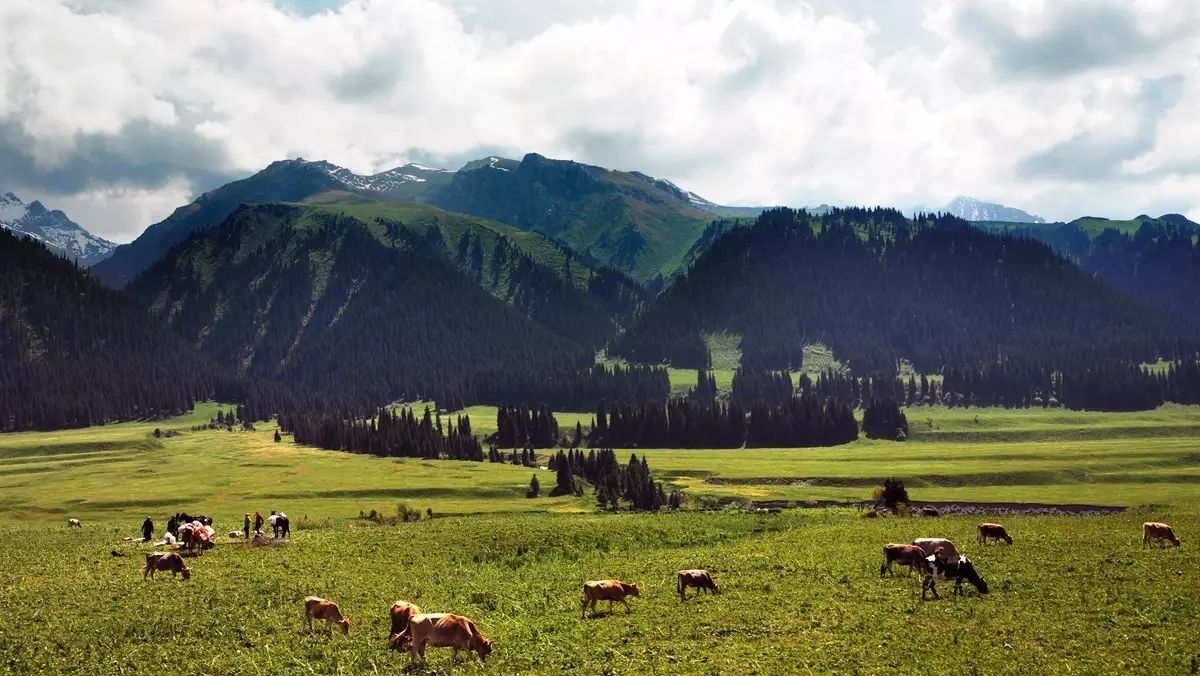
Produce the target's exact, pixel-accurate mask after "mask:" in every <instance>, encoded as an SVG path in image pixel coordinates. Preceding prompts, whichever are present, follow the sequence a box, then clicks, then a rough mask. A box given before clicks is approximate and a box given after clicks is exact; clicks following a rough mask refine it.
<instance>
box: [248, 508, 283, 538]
mask: <svg viewBox="0 0 1200 676" xmlns="http://www.w3.org/2000/svg"><path fill="white" fill-rule="evenodd" d="M265 521H266V523H267V524H268V525H270V526H271V537H274V538H284V539H287V537H288V536H289V535H291V534H292V524H291V522H290V521H288V518H287V514H284V513H283V512H279V513H276V512H275V510H271V515H270V516H268V517H267V518H266V519H265ZM263 522H264V519H263V515H262V512H255V513H254V522H253V524H251V522H250V513H249V512H246V516H245V519H244V521H243V522H242V533H243V534H244V536H245V538H246V539H247V540H249V539H250V536H251V535H261V534H262V532H263ZM251 525H253V529H251Z"/></svg>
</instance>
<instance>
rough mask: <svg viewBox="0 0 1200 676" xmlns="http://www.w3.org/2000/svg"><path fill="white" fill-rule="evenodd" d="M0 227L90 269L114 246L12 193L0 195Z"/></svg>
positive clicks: (57, 214)
mask: <svg viewBox="0 0 1200 676" xmlns="http://www.w3.org/2000/svg"><path fill="white" fill-rule="evenodd" d="M0 227H3V228H6V229H8V230H12V231H13V232H16V233H19V234H23V235H29V236H30V237H33V238H34V239H36V240H38V241H40V242H41V243H42V244H45V245H46V248H48V249H50V250H51V251H53V252H54V253H56V254H58V255H60V256H63V257H65V258H69V259H71V260H76V261H79V263H80V264H81V265H84V266H90V265H94V264H96V263H99V262H100V261H102V260H104V259H105V258H108V256H109V255H111V254H112V251H113V249H115V248H116V246H117V245H116V244H114V243H113V242H110V241H108V240H106V239H104V238H101V237H97V236H95V235H93V234H92V233H90V232H88V231H87V230H84V229H83V227H81V226H80V225H79V224H78V223H75V222H74V221H72V220H71V219H69V218H67V215H66V214H64V213H63V212H61V211H59V210H57V209H55V210H53V211H51V210H50V209H47V208H46V207H45V206H43V205H42V203H41V202H38V201H36V200H34V201H33V202H32V203H30V204H26V203H25V202H23V201H22V200H21V198H19V197H17V196H16V195H14V194H13V193H11V192H9V193H4V194H3V195H0Z"/></svg>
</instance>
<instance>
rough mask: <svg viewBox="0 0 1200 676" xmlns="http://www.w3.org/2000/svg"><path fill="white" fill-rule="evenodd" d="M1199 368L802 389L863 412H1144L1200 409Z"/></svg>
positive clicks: (1025, 365) (1126, 368)
mask: <svg viewBox="0 0 1200 676" xmlns="http://www.w3.org/2000/svg"><path fill="white" fill-rule="evenodd" d="M1198 364H1200V362H1198V361H1197V359H1196V358H1190V359H1177V360H1175V361H1173V362H1168V363H1166V364H1164V365H1163V366H1162V367H1161V368H1146V367H1143V366H1141V365H1138V364H1131V363H1128V362H1122V361H1099V362H1095V363H1088V364H1081V365H1075V364H1070V365H1066V366H1059V367H1055V366H1050V365H1046V364H1038V363H1036V362H1031V361H1016V360H1013V361H1006V362H1001V363H993V364H986V365H983V366H972V367H962V366H960V367H949V368H947V369H945V371H944V372H943V375H942V378H941V379H940V380H938V379H931V378H929V377H927V376H925V375H920V376H916V375H910V376H909V377H907V378H903V377H899V376H896V375H894V374H872V375H867V376H853V375H849V374H845V373H837V372H833V371H827V372H825V373H824V374H822V376H821V377H820V378H818V379H817V381H816V382H815V383H813V382H809V381H807V379H805V380H804V382H803V383H802V387H801V389H802V390H803V391H812V392H814V393H816V394H818V395H819V396H822V397H828V398H833V399H836V400H839V401H845V402H848V403H849V404H850V405H852V406H855V407H864V408H865V407H866V406H867V405H868V403H869V402H871V401H872V400H876V399H883V400H894V401H896V402H898V404H899V405H903V406H919V405H924V404H930V405H932V404H944V405H946V406H977V407H987V406H1002V407H1006V408H1028V407H1037V406H1041V407H1058V406H1062V407H1065V408H1069V409H1072V410H1089V411H1142V410H1149V409H1152V408H1156V407H1158V406H1160V405H1162V404H1163V403H1166V402H1174V403H1178V404H1197V403H1200V365H1198Z"/></svg>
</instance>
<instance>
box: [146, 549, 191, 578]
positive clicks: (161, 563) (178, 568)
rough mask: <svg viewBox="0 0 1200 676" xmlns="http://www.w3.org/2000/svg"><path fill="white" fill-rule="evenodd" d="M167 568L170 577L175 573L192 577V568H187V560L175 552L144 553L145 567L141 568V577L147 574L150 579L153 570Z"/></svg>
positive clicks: (152, 575) (152, 576) (184, 576)
mask: <svg viewBox="0 0 1200 676" xmlns="http://www.w3.org/2000/svg"><path fill="white" fill-rule="evenodd" d="M156 570H169V571H171V577H175V575H176V574H177V573H179V574H182V575H183V579H185V580H190V579H192V569H191V568H188V565H187V562H186V561H184V560H183V557H182V556H180V555H179V554H178V553H176V552H153V553H151V554H147V555H146V567H145V569H143V570H142V579H143V580H144V579H146V577H147V576H149V578H150V579H151V580H153V579H154V571H156Z"/></svg>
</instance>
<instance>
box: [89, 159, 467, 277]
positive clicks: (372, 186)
mask: <svg viewBox="0 0 1200 676" xmlns="http://www.w3.org/2000/svg"><path fill="white" fill-rule="evenodd" d="M452 175H453V174H452V173H451V172H448V171H444V170H440V169H434V168H431V167H423V166H420V165H415V164H409V165H405V166H403V167H398V168H396V169H391V170H388V171H385V172H382V173H379V174H374V175H372V176H361V175H358V174H355V173H354V172H351V171H350V170H348V169H344V168H342V167H339V166H337V165H334V164H330V163H329V162H324V161H318V162H309V161H306V160H304V159H294V160H282V161H279V162H273V163H271V164H270V166H268V167H267V168H266V169H263V170H262V171H260V172H258V173H257V174H254V175H253V176H250V177H249V178H245V179H242V180H239V181H234V182H233V183H229V184H226V185H223V186H221V187H220V188H217V189H215V190H211V191H209V192H206V193H204V194H203V195H201V196H200V197H199V198H197V199H196V201H194V202H192V203H191V204H188V205H187V206H183V207H180V208H178V209H176V210H175V212H174V213H172V214H171V215H170V216H168V217H167V218H166V219H165V220H163V221H160V222H159V223H156V224H154V225H152V226H150V227H149V228H147V229H146V231H145V232H143V233H142V234H141V236H140V237H138V238H137V239H135V240H134V241H133V242H130V243H129V244H124V245H122V246H119V247H117V249H116V250H115V251H114V252H113V254H112V256H111V257H109V258H108V260H105V261H102V262H101V263H100V264H98V265H96V266H95V267H94V268H93V272H94V273H95V274H96V276H97V277H99V278H100V280H101V281H103V282H104V283H105V284H108V285H109V286H114V287H121V286H124V285H125V284H128V283H129V281H130V280H132V279H133V278H134V277H135V276H136V275H137V274H138V273H139V272H141V271H142V270H145V269H146V268H147V267H149V266H150V265H151V264H153V263H154V262H155V261H157V260H159V259H161V258H162V257H163V256H165V255H166V253H167V251H168V250H170V248H171V247H172V246H175V245H176V244H178V243H180V242H182V241H183V240H184V239H186V238H187V237H188V236H189V235H191V234H192V233H194V232H197V231H200V230H204V229H206V228H210V227H212V226H214V225H216V224H217V223H220V222H221V221H222V220H224V219H225V217H226V216H228V215H229V214H231V213H233V211H234V210H235V209H237V208H238V206H240V205H242V204H247V203H256V202H279V201H282V202H298V201H300V200H303V199H305V198H308V197H311V196H313V195H316V194H318V193H325V192H330V191H342V192H346V193H350V194H352V195H362V196H367V197H368V198H370V199H412V198H413V197H414V196H415V195H417V194H420V193H422V192H424V191H426V190H428V189H429V188H430V187H431V186H436V185H440V184H442V183H445V182H448V181H449V180H450V177H451V176H452Z"/></svg>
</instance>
